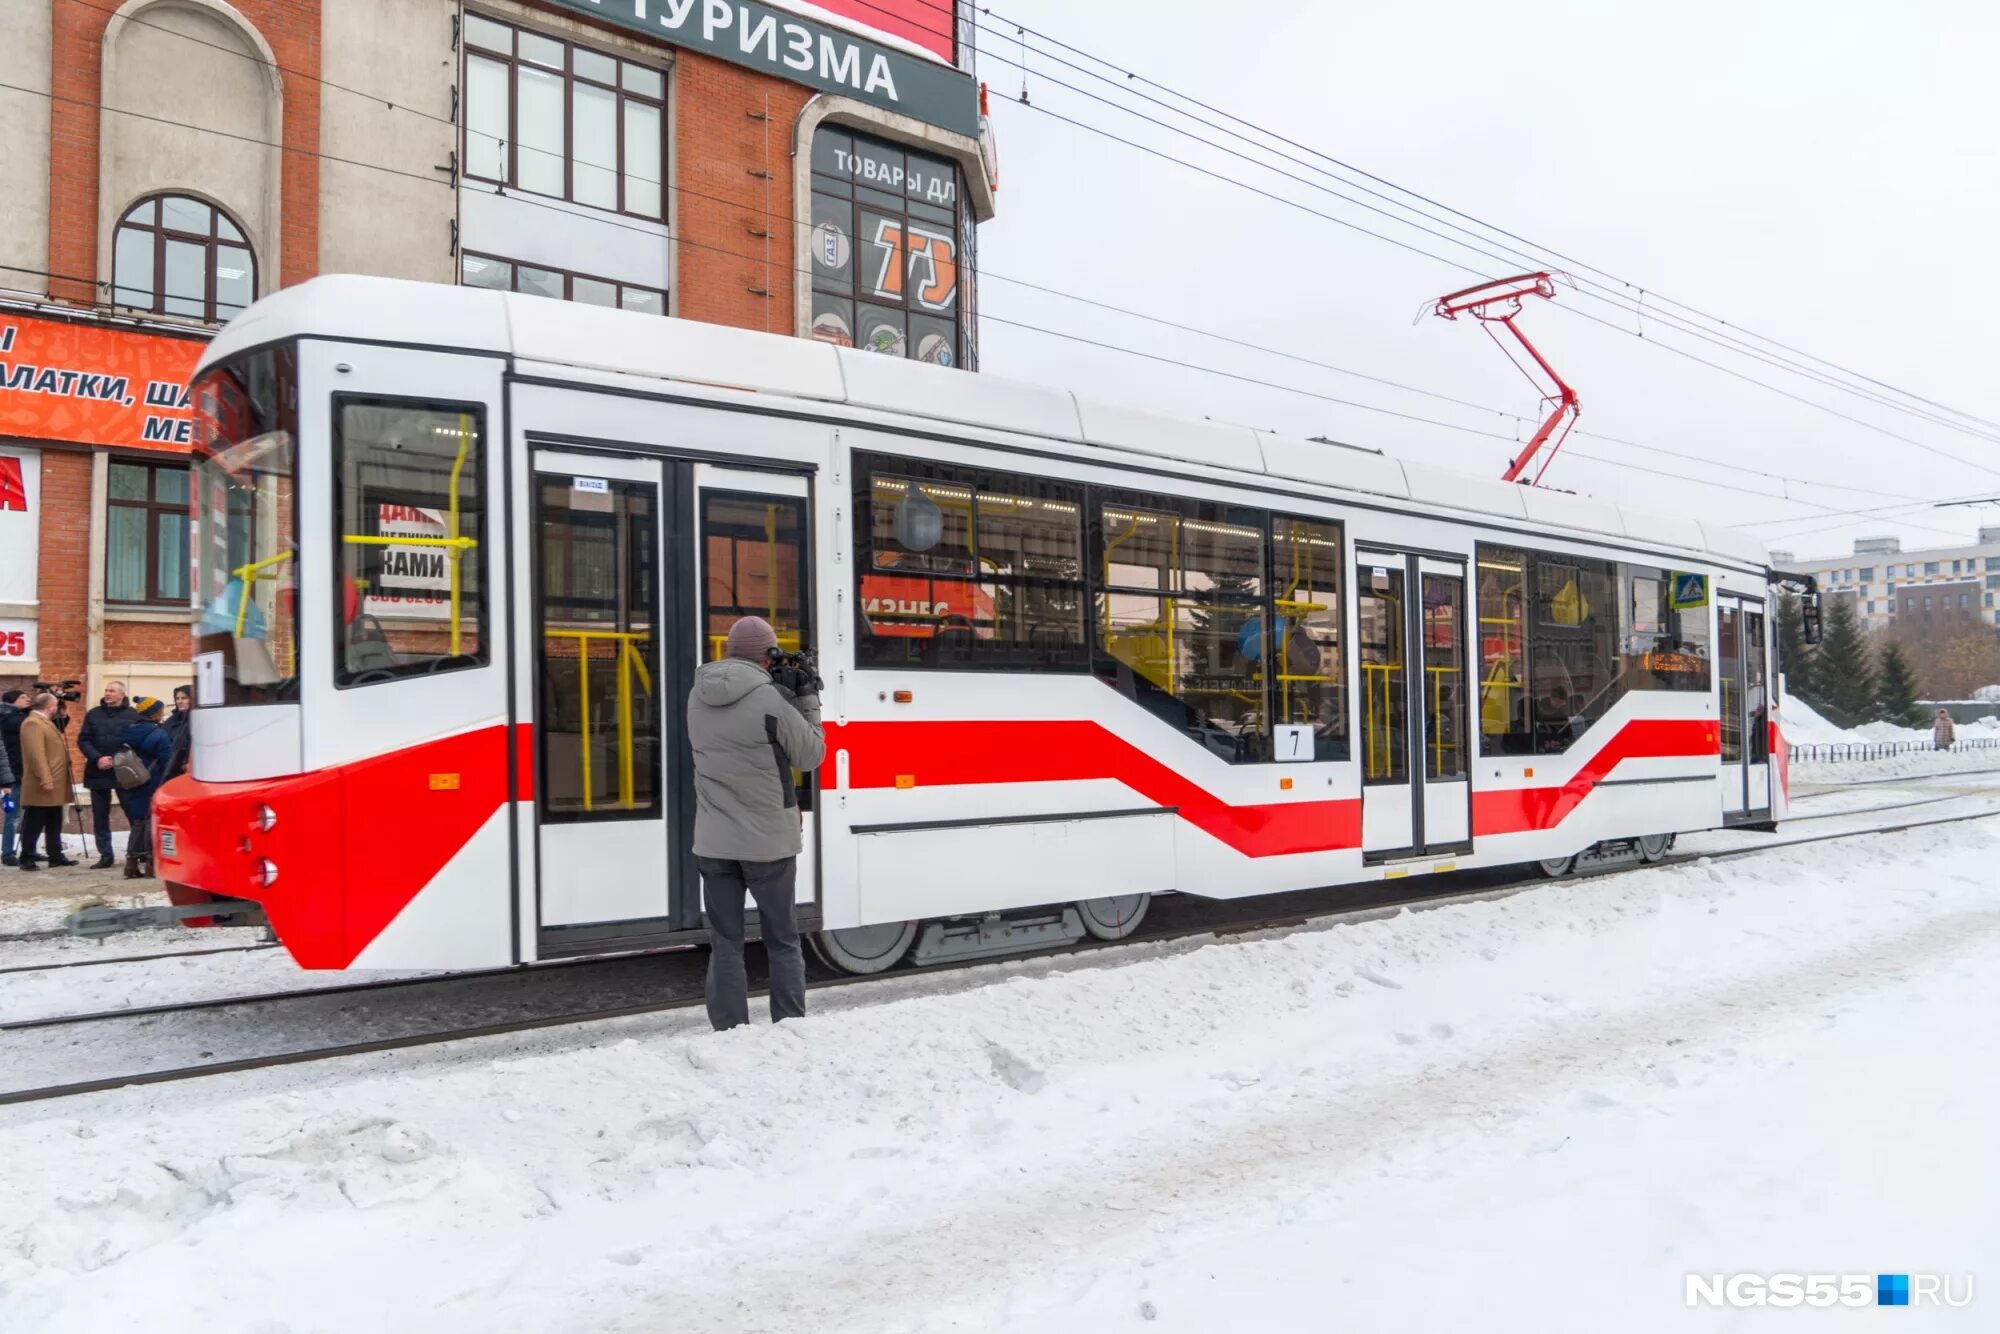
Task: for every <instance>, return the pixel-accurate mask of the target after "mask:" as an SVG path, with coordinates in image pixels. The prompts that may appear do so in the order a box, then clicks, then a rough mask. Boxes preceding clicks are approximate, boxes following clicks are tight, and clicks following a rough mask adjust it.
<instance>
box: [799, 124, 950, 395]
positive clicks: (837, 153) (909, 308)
mask: <svg viewBox="0 0 2000 1334" xmlns="http://www.w3.org/2000/svg"><path fill="white" fill-rule="evenodd" d="M812 169H813V177H812V181H813V197H812V237H811V245H812V271H813V317H812V336H813V337H814V338H817V339H820V340H821V341H822V342H828V343H833V344H836V345H838V346H841V347H859V348H862V349H864V350H866V351H869V352H882V353H886V354H888V355H890V356H896V357H914V358H915V359H916V360H918V361H928V362H931V363H932V364H934V365H938V366H958V365H962V364H963V362H964V341H963V339H962V338H961V337H960V331H959V300H958V294H959V281H958V273H959V269H958V233H959V227H958V217H959V215H958V196H959V189H958V169H957V168H956V167H955V166H953V165H952V164H951V163H950V162H947V161H945V160H944V159H942V158H934V157H927V156H925V155H924V154H922V153H910V152H905V151H904V150H903V149H901V148H897V147H895V146H894V145H892V144H885V143H881V142H878V141H876V140H873V139H867V138H863V137H862V136H860V135H854V134H848V133H845V132H843V131H840V130H834V129H828V128H821V129H820V130H819V131H817V132H816V133H815V134H814V135H813V146H812Z"/></svg>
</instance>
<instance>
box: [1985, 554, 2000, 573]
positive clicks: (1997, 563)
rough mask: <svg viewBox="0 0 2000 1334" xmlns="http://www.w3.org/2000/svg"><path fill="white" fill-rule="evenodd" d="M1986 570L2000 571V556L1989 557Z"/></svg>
mask: <svg viewBox="0 0 2000 1334" xmlns="http://www.w3.org/2000/svg"><path fill="white" fill-rule="evenodd" d="M1986 568H1987V569H1989V570H2000V556H1988V557H1987V558H1986Z"/></svg>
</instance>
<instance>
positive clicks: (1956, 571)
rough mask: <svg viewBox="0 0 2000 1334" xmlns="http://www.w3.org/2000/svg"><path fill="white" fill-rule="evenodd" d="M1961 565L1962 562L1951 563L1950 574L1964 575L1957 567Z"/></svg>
mask: <svg viewBox="0 0 2000 1334" xmlns="http://www.w3.org/2000/svg"><path fill="white" fill-rule="evenodd" d="M1961 564H1963V562H1962V561H1953V562H1952V563H1951V572H1952V573H1953V574H1962V573H1964V571H1962V570H1960V569H1959V566H1960V565H1961Z"/></svg>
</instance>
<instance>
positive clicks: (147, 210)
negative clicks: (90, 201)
mask: <svg viewBox="0 0 2000 1334" xmlns="http://www.w3.org/2000/svg"><path fill="white" fill-rule="evenodd" d="M256 299H257V259H256V256H255V255H253V254H251V252H250V243H249V242H248V241H246V240H245V239H244V238H243V229H242V228H240V227H238V226H237V225H236V223H235V222H234V221H233V220H232V219H231V218H230V217H229V215H228V214H226V213H224V212H223V211H222V210H221V209H219V208H215V207H214V206H212V205H209V204H205V203H203V202H202V201H201V200H199V199H190V198H188V197H187V196H186V195H152V196H149V197H148V198H145V199H142V200H140V201H139V202H138V203H136V204H134V205H133V206H132V207H131V208H130V209H128V210H126V213H125V216H124V217H122V218H120V219H119V220H118V231H117V233H116V235H115V236H114V238H113V240H112V243H111V300H112V304H114V305H118V306H123V307H125V308H127V309H129V310H144V311H150V312H151V313H153V314H155V315H189V316H192V317H194V318H195V319H199V320H207V321H209V322H210V323H218V322H220V321H222V320H226V319H228V318H229V317H230V316H232V315H234V314H236V313H237V312H238V311H240V310H242V309H243V308H244V307H245V306H247V305H249V304H250V303H251V302H252V301H254V300H256Z"/></svg>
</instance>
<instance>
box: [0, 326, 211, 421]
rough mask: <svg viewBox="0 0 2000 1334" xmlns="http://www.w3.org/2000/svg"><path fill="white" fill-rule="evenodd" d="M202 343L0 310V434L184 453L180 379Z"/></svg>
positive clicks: (185, 404)
mask: <svg viewBox="0 0 2000 1334" xmlns="http://www.w3.org/2000/svg"><path fill="white" fill-rule="evenodd" d="M202 348H203V344H202V342H200V341H199V340H196V339H192V338H172V337H168V336H167V335H164V334H153V333H140V332H137V331H135V330H131V329H107V328H104V327H102V326H100V325H95V324H75V323H71V322H70V321H68V320H50V319H41V318H38V317H35V316H27V315H21V316H0V435H9V436H19V437H23V438H26V439H31V440H66V441H70V442H72V443H75V444H80V445H116V446H118V447H119V448H121V449H157V450H162V451H165V452H168V453H174V454H185V453H187V451H188V446H189V445H190V444H191V443H193V439H194V402H193V399H192V398H191V397H190V396H189V393H188V379H189V377H190V376H192V375H193V374H194V367H195V363H196V362H197V361H199V360H201V353H202Z"/></svg>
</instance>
